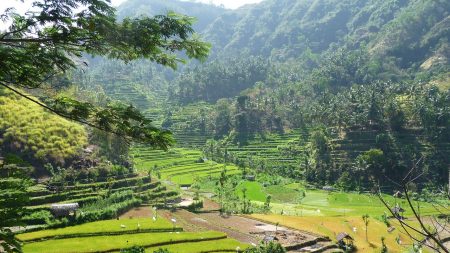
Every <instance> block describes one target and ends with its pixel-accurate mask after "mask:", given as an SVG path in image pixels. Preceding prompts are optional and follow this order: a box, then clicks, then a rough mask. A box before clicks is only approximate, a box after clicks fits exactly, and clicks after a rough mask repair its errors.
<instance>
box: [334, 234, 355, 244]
mask: <svg viewBox="0 0 450 253" xmlns="http://www.w3.org/2000/svg"><path fill="white" fill-rule="evenodd" d="M344 239H349V240H352V241H353V237H351V236H350V235H349V234H347V233H345V232H341V233H339V234H338V235H337V236H336V240H337V241H338V242H339V241H342V240H344Z"/></svg>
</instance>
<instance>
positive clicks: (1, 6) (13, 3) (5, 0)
mask: <svg viewBox="0 0 450 253" xmlns="http://www.w3.org/2000/svg"><path fill="white" fill-rule="evenodd" d="M125 1H126V0H111V2H112V3H113V5H114V6H117V5H119V4H121V3H123V2H125ZM194 1H196V2H203V3H213V4H216V5H220V4H223V5H224V6H225V7H226V8H232V9H235V8H238V7H240V6H242V5H245V4H250V3H259V2H261V1H262V0H194ZM31 2H32V0H25V3H22V2H21V1H19V0H0V12H3V11H4V10H5V9H6V8H8V7H15V8H16V9H17V10H19V11H25V10H26V9H27V7H29V6H30V3H31Z"/></svg>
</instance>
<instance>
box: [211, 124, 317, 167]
mask: <svg viewBox="0 0 450 253" xmlns="http://www.w3.org/2000/svg"><path fill="white" fill-rule="evenodd" d="M309 131H310V130H309V129H301V130H300V129H296V130H291V131H289V132H287V133H284V134H268V135H266V136H263V137H261V136H257V137H255V138H253V139H252V140H250V141H249V142H248V143H247V144H246V145H237V144H225V145H224V144H218V143H215V144H214V143H213V144H211V143H210V144H207V145H206V146H205V147H204V150H205V152H206V153H207V154H208V156H209V157H211V158H212V159H214V160H224V159H225V158H224V156H227V158H226V159H227V161H231V162H233V163H235V164H245V165H246V166H248V167H250V168H254V169H277V170H279V169H283V168H298V167H299V166H301V165H302V164H303V163H304V160H305V159H304V157H305V155H306V151H307V147H308V144H309ZM217 150H220V152H217ZM218 153H220V154H218ZM225 154H226V155H225ZM217 155H219V156H220V158H218V157H217Z"/></svg>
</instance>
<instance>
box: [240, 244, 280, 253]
mask: <svg viewBox="0 0 450 253" xmlns="http://www.w3.org/2000/svg"><path fill="white" fill-rule="evenodd" d="M244 252H245V253H285V252H286V249H285V248H283V246H281V245H280V244H279V243H274V242H269V243H267V244H260V245H259V246H257V247H254V248H248V249H246V250H244Z"/></svg>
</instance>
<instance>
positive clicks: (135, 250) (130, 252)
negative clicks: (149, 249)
mask: <svg viewBox="0 0 450 253" xmlns="http://www.w3.org/2000/svg"><path fill="white" fill-rule="evenodd" d="M144 252H145V248H144V247H139V246H133V247H131V248H127V249H122V250H120V253H144Z"/></svg>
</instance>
